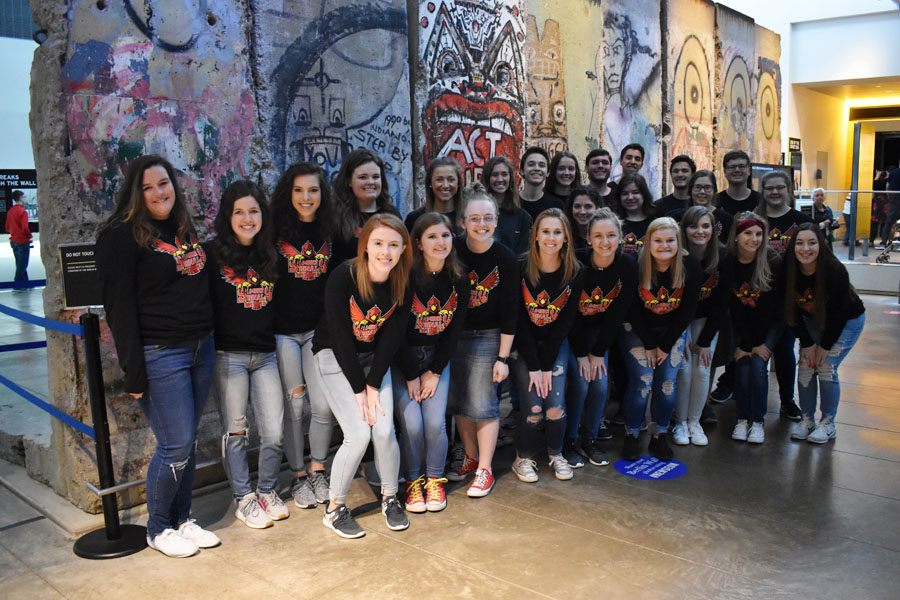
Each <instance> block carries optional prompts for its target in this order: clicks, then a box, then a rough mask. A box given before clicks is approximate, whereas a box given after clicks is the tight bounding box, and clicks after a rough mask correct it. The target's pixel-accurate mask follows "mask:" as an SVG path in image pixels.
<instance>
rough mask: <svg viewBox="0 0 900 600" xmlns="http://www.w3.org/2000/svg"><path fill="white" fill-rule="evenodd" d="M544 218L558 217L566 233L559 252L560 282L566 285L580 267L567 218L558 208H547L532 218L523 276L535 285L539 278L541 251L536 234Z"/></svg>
mask: <svg viewBox="0 0 900 600" xmlns="http://www.w3.org/2000/svg"><path fill="white" fill-rule="evenodd" d="M545 219H559V222H560V223H562V226H563V231H564V232H565V234H566V241H565V243H564V244H563V247H562V249H560V252H559V258H560V262H561V265H560V266H561V267H562V269H563V277H562V284H563V285H566V284H567V283H569V282H570V281H572V278H573V277H575V275H576V274H577V273H578V271H579V270H580V269H581V264H580V263H579V262H578V259H577V258H576V257H575V248H574V246H575V244H573V243H572V228H571V227H570V226H569V219H567V218H566V215H565V213H563V211H561V210H559V209H558V208H548V209H547V210H545V211H543V212H542V213H541V214H539V215H538V216H537V218H536V219H535V220H534V225H533V226H532V227H531V247H530V249H529V250H528V258H527V262H526V263H525V277H526V278H527V279H528V283H530V284H531V285H536V284H537V282H538V279H540V278H541V270H540V268H539V267H540V264H541V253H540V250H539V249H538V244H537V235H538V231H539V230H540V228H541V221H543V220H545Z"/></svg>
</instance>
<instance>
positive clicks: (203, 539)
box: [97, 155, 219, 557]
mask: <svg viewBox="0 0 900 600" xmlns="http://www.w3.org/2000/svg"><path fill="white" fill-rule="evenodd" d="M97 262H98V265H99V267H100V278H101V279H100V280H101V286H102V293H103V306H104V308H105V309H106V320H107V322H108V323H109V328H110V330H111V331H112V335H113V339H114V340H115V344H116V351H117V352H118V356H119V364H120V365H121V367H122V370H123V371H124V372H125V391H126V392H128V393H130V394H131V396H132V397H133V398H135V399H136V400H137V401H138V403H139V404H140V406H141V409H142V410H143V411H144V414H145V415H146V416H147V420H148V421H149V422H150V428H151V429H152V430H153V434H154V435H155V436H156V453H155V454H154V455H153V458H152V459H151V460H150V466H149V467H148V468H147V510H148V512H149V519H148V522H147V545H148V546H150V547H151V548H153V549H154V550H158V551H160V552H162V553H163V554H165V555H166V556H173V557H183V556H191V555H192V554H195V553H196V552H197V550H198V548H208V547H212V546H215V545H217V544H218V543H219V538H218V537H217V536H216V535H215V534H214V533H212V532H210V531H205V530H203V529H201V528H200V526H199V525H197V523H196V522H195V521H194V520H193V519H191V487H192V485H193V482H194V448H195V442H196V440H197V424H198V423H199V422H200V416H201V415H202V414H203V407H204V405H205V404H206V398H207V396H208V395H209V388H210V385H211V384H212V374H213V363H214V362H215V346H214V343H213V335H212V330H213V316H212V314H213V313H212V302H210V297H209V269H207V268H206V252H205V251H204V250H203V248H202V247H201V246H200V243H199V241H198V240H197V234H196V232H195V230H194V226H193V223H192V222H191V216H190V212H189V211H188V206H187V203H186V201H185V198H184V194H183V193H182V191H181V186H179V185H178V180H177V178H176V175H175V169H173V168H172V165H171V164H170V163H169V162H168V161H167V160H165V159H163V158H161V157H159V156H153V155H148V156H142V157H140V158H138V159H136V160H135V161H134V162H132V163H131V165H129V167H128V172H127V174H126V176H125V180H124V181H123V182H122V185H121V188H120V191H119V198H118V200H117V203H116V208H115V211H114V212H113V214H112V215H111V216H110V217H109V218H108V219H107V220H106V221H104V222H103V224H102V225H101V226H100V229H99V231H98V239H97Z"/></svg>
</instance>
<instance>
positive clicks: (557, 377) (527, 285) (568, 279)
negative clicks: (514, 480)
mask: <svg viewBox="0 0 900 600" xmlns="http://www.w3.org/2000/svg"><path fill="white" fill-rule="evenodd" d="M572 246H573V244H572V232H571V230H570V229H569V223H568V219H566V216H565V214H563V212H562V211H561V210H559V209H558V208H548V209H547V210H545V211H544V212H542V213H541V214H539V215H538V217H537V219H536V220H535V222H534V227H532V228H531V249H530V250H529V251H528V255H527V256H525V257H523V258H522V259H521V260H520V261H519V262H520V266H521V281H522V294H521V299H520V302H522V303H523V306H520V307H519V327H518V330H517V333H518V335H517V336H516V351H515V353H514V354H513V356H512V360H511V361H510V375H511V377H512V381H513V385H515V386H516V392H517V393H518V395H519V402H520V403H522V409H521V417H520V420H519V424H518V425H517V426H516V435H515V444H516V460H515V462H513V466H512V470H513V473H515V474H516V477H518V478H519V480H520V481H524V482H526V483H531V482H535V481H537V480H538V474H537V471H536V469H535V468H536V466H537V463H536V462H535V457H536V456H538V455H539V454H540V452H541V449H542V446H543V447H544V448H546V449H547V454H548V455H549V457H550V467H551V468H552V469H553V472H554V474H555V475H556V478H557V479H560V480H567V479H572V467H571V466H570V465H569V462H568V461H567V460H566V458H565V457H564V456H563V452H562V451H563V442H564V440H565V435H566V405H565V399H566V366H567V365H568V363H569V344H568V342H567V341H566V336H568V335H569V331H570V330H571V329H572V323H573V322H574V320H575V311H576V305H577V302H578V298H580V296H581V275H580V272H581V265H580V263H579V262H578V259H577V258H575V250H574V248H573V247H572ZM542 429H543V431H541V430H542Z"/></svg>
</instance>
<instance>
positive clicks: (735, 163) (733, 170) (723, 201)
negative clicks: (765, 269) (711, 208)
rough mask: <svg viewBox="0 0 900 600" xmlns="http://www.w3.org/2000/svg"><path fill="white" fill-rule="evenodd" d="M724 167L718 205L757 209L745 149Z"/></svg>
mask: <svg viewBox="0 0 900 600" xmlns="http://www.w3.org/2000/svg"><path fill="white" fill-rule="evenodd" d="M722 167H723V168H724V169H725V179H727V180H728V188H726V189H724V190H722V191H721V192H719V194H718V195H717V196H716V206H718V207H719V208H721V209H722V210H724V211H725V212H727V213H728V214H729V215H731V216H734V215H736V214H737V213H739V212H753V211H754V210H756V207H757V206H758V205H759V203H760V201H761V200H762V197H761V196H760V195H759V192H757V191H756V190H751V189H750V186H749V181H750V156H749V155H748V154H747V153H746V152H744V151H743V150H731V151H730V152H727V153H726V154H725V157H724V158H723V159H722ZM729 396H730V394H729Z"/></svg>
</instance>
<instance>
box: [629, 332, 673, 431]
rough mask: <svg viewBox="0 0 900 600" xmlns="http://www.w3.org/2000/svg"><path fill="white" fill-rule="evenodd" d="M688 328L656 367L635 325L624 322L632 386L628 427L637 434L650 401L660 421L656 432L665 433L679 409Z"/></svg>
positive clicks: (652, 411) (654, 419)
mask: <svg viewBox="0 0 900 600" xmlns="http://www.w3.org/2000/svg"><path fill="white" fill-rule="evenodd" d="M687 332H688V330H687V329H685V330H684V331H683V332H681V335H680V336H678V339H677V340H675V343H674V344H672V350H671V352H669V356H668V357H667V358H666V360H664V361H663V363H662V364H661V365H659V366H658V367H656V368H655V369H654V368H652V367H651V366H650V365H649V363H648V362H647V354H646V352H645V350H644V342H642V341H641V338H639V337H638V336H637V334H636V333H634V331H633V330H632V328H631V323H623V324H622V333H621V337H620V340H621V343H622V355H623V356H624V358H625V367H626V368H627V369H628V388H627V389H626V390H625V431H626V432H628V433H630V434H631V435H633V436H638V435H640V433H641V424H642V423H643V421H644V415H645V414H646V412H647V402H648V401H650V415H651V416H652V417H653V422H654V423H656V433H658V434H660V435H661V434H663V433H665V432H666V431H668V429H669V421H671V419H672V412H673V411H674V410H675V381H676V377H677V375H678V369H679V367H680V366H681V360H682V357H683V355H684V345H685V343H687Z"/></svg>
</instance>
